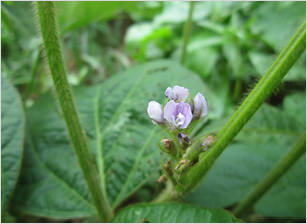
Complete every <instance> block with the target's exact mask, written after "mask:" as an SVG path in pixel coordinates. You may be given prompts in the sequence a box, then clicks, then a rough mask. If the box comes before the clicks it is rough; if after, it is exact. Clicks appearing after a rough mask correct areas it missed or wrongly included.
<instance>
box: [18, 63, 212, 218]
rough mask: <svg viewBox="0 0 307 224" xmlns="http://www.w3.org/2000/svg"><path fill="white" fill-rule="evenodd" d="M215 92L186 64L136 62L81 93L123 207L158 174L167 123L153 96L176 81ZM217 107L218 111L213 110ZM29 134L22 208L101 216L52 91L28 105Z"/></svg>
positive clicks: (81, 106) (110, 184)
mask: <svg viewBox="0 0 307 224" xmlns="http://www.w3.org/2000/svg"><path fill="white" fill-rule="evenodd" d="M173 85H182V86H185V87H187V88H189V89H190V92H191V94H192V95H195V94H196V93H197V92H198V91H199V92H201V93H203V94H204V95H205V96H207V98H208V101H210V102H211V99H212V96H211V94H210V92H209V90H208V89H207V88H206V86H205V85H204V84H203V83H202V81H201V80H200V78H199V77H198V76H197V75H195V74H193V73H192V72H190V71H188V70H186V69H185V68H184V67H182V66H180V65H179V64H178V63H173V62H169V61H155V62H151V63H147V64H143V65H139V66H135V67H133V68H131V69H129V70H127V71H125V72H123V73H121V74H118V75H115V76H114V77H112V78H111V79H108V80H107V81H106V82H105V83H103V84H102V85H99V86H96V87H92V88H85V87H84V88H77V89H75V91H74V94H75V97H76V103H77V108H78V111H79V115H80V118H81V121H82V123H83V126H84V128H85V131H86V133H87V135H88V138H89V141H90V144H91V146H92V149H93V151H94V153H95V155H96V158H97V162H98V165H99V170H100V176H101V180H102V186H105V188H106V191H107V195H108V198H109V200H110V202H111V204H112V206H113V207H114V208H115V207H118V206H119V205H120V204H121V203H122V202H123V201H124V200H125V199H126V198H127V197H129V196H130V195H132V194H133V193H135V191H136V190H138V189H139V188H140V187H142V186H143V185H144V184H145V183H147V182H148V181H149V180H150V181H152V180H154V179H155V178H158V175H159V173H158V171H159V167H160V155H159V148H158V146H157V142H158V140H159V139H160V138H161V137H162V136H161V135H162V129H161V128H159V127H158V126H154V125H153V124H152V122H151V120H150V119H149V118H148V116H147V113H146V109H147V105H148V102H149V101H151V100H156V101H158V102H160V103H163V102H165V96H164V91H165V89H166V88H167V87H168V86H173ZM213 110H214V109H213ZM27 119H28V122H29V125H28V131H27V133H28V137H27V146H26V149H25V159H24V164H23V172H22V178H21V182H20V185H19V189H18V192H17V195H16V200H15V206H16V207H17V208H18V209H20V210H21V211H23V212H27V213H31V214H35V215H38V216H48V217H53V218H75V217H85V216H92V215H95V210H94V208H93V205H92V202H91V199H90V196H89V193H88V191H87V188H86V185H85V182H84V181H83V178H82V174H81V172H80V168H79V167H78V163H77V160H76V158H75V155H74V153H73V150H72V148H71V146H70V143H69V140H68V137H67V136H68V135H67V133H66V130H65V125H64V122H63V120H62V118H61V115H60V112H59V109H58V107H57V106H56V105H55V103H54V102H53V100H52V95H51V94H48V95H45V96H44V97H42V98H41V99H40V100H38V101H37V102H36V104H35V105H34V106H33V107H32V108H31V109H30V110H29V111H28V113H27Z"/></svg>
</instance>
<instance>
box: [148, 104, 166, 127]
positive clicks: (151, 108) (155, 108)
mask: <svg viewBox="0 0 307 224" xmlns="http://www.w3.org/2000/svg"><path fill="white" fill-rule="evenodd" d="M147 113H148V116H149V117H150V118H151V119H152V122H153V123H154V124H156V123H158V124H159V123H160V124H161V123H163V121H164V119H163V110H162V106H161V104H159V103H158V102H156V101H150V102H149V103H148V107H147Z"/></svg>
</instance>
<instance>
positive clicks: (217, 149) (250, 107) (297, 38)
mask: <svg viewBox="0 0 307 224" xmlns="http://www.w3.org/2000/svg"><path fill="white" fill-rule="evenodd" d="M305 49H306V22H304V24H303V25H302V26H301V27H300V28H299V30H298V31H297V32H296V33H295V35H294V36H293V37H292V39H291V40H290V42H289V43H288V45H287V46H286V47H285V48H284V49H283V51H282V52H281V53H280V55H279V56H278V58H277V59H276V60H275V62H274V63H273V64H272V65H271V67H270V68H269V70H268V71H267V72H266V74H265V75H264V76H263V77H262V78H261V80H260V81H259V82H258V83H257V85H256V86H255V87H254V89H253V90H252V91H251V92H250V94H249V95H248V97H247V98H246V99H245V100H244V102H243V103H242V104H241V105H240V107H239V108H238V109H237V111H236V112H235V113H234V114H233V116H232V117H231V118H230V119H229V121H228V122H227V123H226V124H225V126H224V128H222V130H221V131H220V132H219V133H218V135H217V136H216V138H215V141H214V144H213V146H212V147H211V148H210V149H209V151H208V153H206V154H204V155H200V159H199V162H198V163H197V164H195V165H194V166H193V167H192V168H190V169H189V170H188V171H187V172H185V173H184V175H183V176H182V178H181V180H180V185H178V186H177V188H176V189H177V190H178V191H180V192H187V191H190V190H191V189H193V188H194V187H195V186H196V185H197V184H198V183H199V182H200V180H201V179H202V177H203V176H204V175H205V174H207V172H208V171H209V170H210V168H211V167H212V166H213V164H214V162H215V161H216V159H217V158H218V157H219V156H220V155H221V153H222V152H223V151H224V150H225V148H226V146H227V145H228V144H229V143H230V142H231V141H232V140H233V139H234V137H235V136H236V135H237V134H238V133H239V132H240V130H241V129H242V128H243V126H244V125H245V124H246V123H247V122H248V120H249V119H250V118H251V117H252V116H253V115H254V113H255V112H256V111H257V110H258V109H259V107H260V106H261V105H262V104H263V103H264V101H265V100H266V99H267V98H268V97H269V96H270V95H271V93H272V92H273V91H274V89H275V88H276V87H277V86H278V85H279V84H280V82H281V81H282V79H283V78H284V76H285V75H286V74H287V72H288V71H289V70H290V68H291V67H292V65H293V64H294V63H295V61H296V60H297V59H298V58H299V56H300V55H301V54H302V52H303V51H304V50H305Z"/></svg>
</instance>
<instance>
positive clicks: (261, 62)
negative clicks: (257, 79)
mask: <svg viewBox="0 0 307 224" xmlns="http://www.w3.org/2000/svg"><path fill="white" fill-rule="evenodd" d="M248 56H249V59H250V61H251V63H252V65H253V66H254V68H255V69H256V72H257V75H259V76H263V75H264V74H265V72H266V71H267V70H268V69H269V67H270V65H271V64H272V63H273V62H274V60H275V59H276V55H272V54H265V53H261V52H258V51H251V52H249V53H248ZM305 74H306V56H305V54H303V55H302V56H301V57H300V58H299V60H298V61H297V62H296V63H295V64H294V66H293V68H291V70H290V71H289V73H288V74H287V75H286V77H285V79H284V80H287V81H304V80H305V78H306V77H305Z"/></svg>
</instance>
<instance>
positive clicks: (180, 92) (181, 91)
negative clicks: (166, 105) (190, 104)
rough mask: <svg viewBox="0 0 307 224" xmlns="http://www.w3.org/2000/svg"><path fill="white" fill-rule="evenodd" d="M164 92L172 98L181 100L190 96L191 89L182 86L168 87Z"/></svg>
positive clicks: (177, 100)
mask: <svg viewBox="0 0 307 224" xmlns="http://www.w3.org/2000/svg"><path fill="white" fill-rule="evenodd" d="M164 94H165V96H166V97H168V98H169V99H171V100H174V101H176V102H181V101H185V100H186V99H187V98H188V96H189V90H188V89H186V88H184V87H181V86H174V87H173V88H171V87H167V89H166V90H165V93H164Z"/></svg>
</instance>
